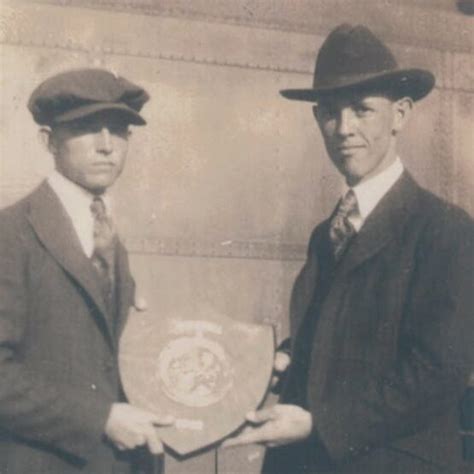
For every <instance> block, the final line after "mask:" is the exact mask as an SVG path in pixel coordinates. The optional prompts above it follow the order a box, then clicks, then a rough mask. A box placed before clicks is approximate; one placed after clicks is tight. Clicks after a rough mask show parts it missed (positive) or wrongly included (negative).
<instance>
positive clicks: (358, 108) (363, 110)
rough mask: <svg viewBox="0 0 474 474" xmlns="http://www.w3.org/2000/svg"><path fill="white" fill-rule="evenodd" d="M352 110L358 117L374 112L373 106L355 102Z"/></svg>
mask: <svg viewBox="0 0 474 474" xmlns="http://www.w3.org/2000/svg"><path fill="white" fill-rule="evenodd" d="M352 110H353V111H354V112H355V113H356V115H357V116H358V117H363V116H366V115H369V114H370V113H371V112H373V109H372V108H371V107H369V106H368V105H366V104H363V103H356V104H353V105H352Z"/></svg>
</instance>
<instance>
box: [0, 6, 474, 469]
mask: <svg viewBox="0 0 474 474" xmlns="http://www.w3.org/2000/svg"><path fill="white" fill-rule="evenodd" d="M0 5H1V8H0V44H1V55H0V81H1V92H0V94H1V96H0V100H1V114H0V206H1V207H3V206H6V205H8V204H10V203H12V202H14V201H15V200H17V199H18V198H20V197H22V196H24V195H25V194H26V193H28V192H29V191H30V190H32V189H33V188H34V187H35V186H36V185H37V184H38V183H39V182H40V181H41V180H42V179H43V177H44V176H46V175H47V174H48V173H49V172H50V170H51V169H52V161H51V158H50V157H49V156H48V154H47V153H46V151H45V150H44V149H43V148H42V147H41V145H40V142H39V140H38V138H37V127H36V126H35V124H34V123H33V121H32V119H31V117H30V115H29V112H28V111H27V109H26V101H27V99H28V97H29V94H30V93H31V91H32V90H33V88H34V87H35V86H36V85H37V84H38V83H39V82H40V81H41V80H43V79H45V78H46V77H48V76H50V75H53V74H55V73H57V72H60V71H63V70H66V69H70V68H75V67H83V66H98V67H105V68H108V69H110V70H112V71H114V72H116V73H118V74H123V75H125V76H126V77H128V78H130V79H131V80H132V81H134V82H137V83H139V84H140V85H142V86H143V87H145V88H146V89H147V90H148V92H149V93H150V95H151V97H152V99H151V101H150V102H149V103H148V104H146V105H145V107H144V110H143V115H144V116H145V117H146V119H147V121H148V126H147V127H144V128H136V129H135V130H134V131H133V136H132V138H131V147H130V155H129V160H128V163H127V168H126V170H125V173H124V175H123V177H122V178H121V180H120V182H119V183H118V184H117V185H116V187H115V189H114V190H113V194H114V198H115V207H116V212H117V216H118V220H119V227H120V231H121V235H122V236H123V238H124V240H125V241H126V244H127V247H128V249H129V251H130V254H131V263H132V268H133V272H134V275H135V278H136V280H137V283H138V291H139V293H140V295H142V296H143V297H145V298H146V299H147V300H148V303H149V306H150V311H153V316H154V317H156V318H159V317H160V315H166V314H168V313H170V312H174V313H175V312H176V310H177V309H178V310H179V307H180V306H181V305H189V304H191V305H197V306H212V307H213V308H214V309H216V310H217V311H219V312H221V313H224V314H226V315H228V316H230V317H232V318H235V319H240V320H245V321H254V322H264V323H269V324H272V325H274V327H275V329H276V333H277V337H278V339H279V340H280V339H282V338H283V337H285V335H286V332H287V307H288V300H289V295H290V291H291V286H292V282H293V280H294V278H295V275H296V273H297V272H298V270H299V269H300V267H301V265H302V263H303V260H304V257H305V250H306V242H307V239H308V237H309V234H310V232H311V229H312V228H313V227H314V225H315V224H316V223H318V222H319V221H320V220H321V219H322V218H324V217H325V216H327V214H328V213H329V212H331V210H332V208H333V206H334V205H335V202H336V200H337V198H338V194H339V189H340V180H339V178H338V176H337V174H336V172H335V171H334V169H332V167H331V165H330V163H329V160H328V159H327V157H326V154H325V151H324V147H323V144H322V140H321V137H320V135H319V132H318V130H317V127H316V125H315V123H314V120H313V116H312V112H311V105H310V104H306V103H299V102H291V101H285V100H284V99H282V98H281V97H280V96H279V93H278V91H279V90H280V89H282V88H288V87H291V88H293V87H307V86H309V85H310V84H311V82H312V72H313V66H314V59H315V55H316V52H317V50H318V48H319V46H320V45H321V43H322V41H323V39H324V37H325V36H326V35H327V33H328V32H329V31H330V30H331V29H332V28H333V27H334V26H336V25H337V24H339V23H341V22H343V21H349V22H361V23H364V24H366V25H368V26H369V27H371V28H372V29H373V30H374V32H376V33H377V34H378V35H379V36H380V37H382V38H383V39H384V40H385V41H387V42H388V43H389V45H390V46H391V47H392V49H393V50H394V52H395V53H396V55H397V57H398V58H399V62H400V63H401V64H402V65H403V66H420V67H425V68H428V69H431V70H432V71H433V72H434V73H435V74H436V77H437V85H436V88H435V90H434V91H433V92H432V93H431V94H430V96H428V98H427V99H426V100H424V101H422V102H421V103H419V104H417V106H416V112H415V114H414V115H413V118H412V119H411V122H410V124H409V126H408V127H407V130H406V131H404V133H403V137H402V139H401V144H400V154H401V156H402V157H403V160H404V162H405V164H406V166H407V167H408V169H409V170H410V171H411V172H412V173H413V175H414V176H415V177H416V179H417V180H418V181H419V182H420V183H421V184H422V185H424V186H425V187H427V188H428V189H430V190H431V191H433V192H434V193H436V194H438V195H440V196H442V197H444V198H446V199H448V200H450V201H452V202H455V203H457V204H459V205H460V206H462V207H463V208H464V209H466V210H467V211H468V212H470V213H471V215H473V214H474V192H473V189H474V156H473V150H474V138H473V136H474V134H473V126H472V124H473V119H474V58H473V55H472V53H473V50H474V34H473V33H474V30H473V26H474V25H473V21H474V19H473V17H469V16H466V15H463V14H462V13H461V12H460V11H459V10H458V9H457V8H456V1H454V0H254V1H251V0H36V1H33V0H29V1H26V0H25V1H21V0H0ZM216 416H219V415H218V414H216ZM261 461H262V450H261V449H260V448H259V447H249V448H239V449H233V450H227V451H224V450H211V451H208V452H206V453H204V454H201V455H199V456H196V457H193V458H191V459H188V460H185V461H178V460H176V459H174V458H172V457H168V456H167V459H166V474H174V473H216V472H218V473H221V474H225V473H246V474H252V473H255V472H258V470H259V467H260V464H261Z"/></svg>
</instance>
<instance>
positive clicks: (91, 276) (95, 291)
mask: <svg viewBox="0 0 474 474" xmlns="http://www.w3.org/2000/svg"><path fill="white" fill-rule="evenodd" d="M28 218H29V221H30V223H31V225H32V227H33V229H34V230H35V232H36V235H37V236H38V238H39V240H40V241H41V242H42V243H43V245H44V246H45V248H46V249H47V250H48V251H49V253H50V254H51V255H52V256H53V258H54V259H55V260H56V261H57V262H58V263H59V265H61V267H62V268H64V270H65V271H66V272H67V273H68V274H69V275H70V276H71V277H72V278H73V279H74V280H75V281H76V282H77V283H78V284H79V285H80V286H81V287H82V288H83V289H84V290H85V292H86V293H87V294H88V295H89V297H90V298H91V300H92V301H93V302H94V304H95V306H96V307H97V309H98V310H99V311H98V313H99V314H100V317H101V318H102V319H103V322H104V324H105V327H106V328H107V336H108V339H109V341H110V342H111V344H112V345H114V338H113V337H112V334H113V332H112V330H111V327H110V322H109V321H108V319H109V318H107V317H106V315H107V310H106V307H105V302H104V299H103V297H102V293H101V290H100V284H99V280H98V276H97V273H96V272H95V271H94V268H93V266H92V265H91V263H90V261H89V259H88V258H87V257H86V255H85V254H84V252H83V250H82V247H81V244H80V242H79V239H78V237H77V235H76V232H75V230H74V227H73V224H72V222H71V220H70V218H69V216H68V215H67V213H66V211H65V210H64V208H63V206H62V204H61V202H60V201H59V198H58V197H57V196H56V194H55V193H54V191H53V190H52V189H51V188H50V186H49V185H48V184H47V182H43V184H41V186H40V187H39V188H38V189H37V191H36V192H35V193H34V195H33V196H32V199H31V206H30V213H29V216H28Z"/></svg>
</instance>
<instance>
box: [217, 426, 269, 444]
mask: <svg viewBox="0 0 474 474" xmlns="http://www.w3.org/2000/svg"><path fill="white" fill-rule="evenodd" d="M267 435H268V433H267V432H266V430H263V429H256V430H252V431H248V432H243V433H241V434H240V435H238V436H236V437H235V438H229V439H227V440H225V441H224V443H222V446H223V447H224V448H229V447H232V446H242V445H245V444H256V443H265V442H266V441H267Z"/></svg>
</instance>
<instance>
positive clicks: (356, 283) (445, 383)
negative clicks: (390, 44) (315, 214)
mask: <svg viewBox="0 0 474 474" xmlns="http://www.w3.org/2000/svg"><path fill="white" fill-rule="evenodd" d="M433 85H434V77H433V75H432V74H431V73H430V72H428V71H425V70H422V69H400V68H399V67H398V66H397V63H396V60H395V58H394V56H393V55H392V53H391V52H390V50H389V49H388V48H387V47H386V45H384V44H383V43H382V42H381V41H380V40H379V39H378V38H377V37H375V36H374V34H373V33H372V32H371V31H370V30H369V29H368V28H366V27H364V26H351V25H347V24H344V25H340V26H339V27H337V28H335V29H334V30H333V31H332V32H331V33H330V34H329V36H328V37H327V39H326V40H325V42H324V44H323V45H322V47H321V49H320V51H319V54H318V58H317V61H316V70H315V75H314V85H313V87H312V88H310V89H303V90H294V89H293V90H284V91H282V95H283V96H284V97H286V98H288V99H292V100H302V101H308V102H312V103H313V104H314V106H313V112H314V117H315V119H316V122H317V123H318V125H319V128H320V130H321V133H322V136H323V138H324V142H325V145H326V149H327V152H328V155H329V157H330V159H331V161H332V162H333V164H334V165H335V167H336V168H337V170H338V171H339V173H340V174H341V175H342V176H343V178H344V185H345V190H344V193H343V195H342V197H341V199H340V201H339V203H338V204H337V206H336V208H335V210H334V212H333V213H332V215H331V216H330V217H329V218H328V219H326V220H325V221H324V222H322V223H321V224H319V225H318V226H317V227H316V228H315V230H314V231H313V233H312V236H311V239H310V243H309V248H308V253H307V260H306V263H305V265H304V267H303V269H302V271H301V273H300V274H299V276H298V278H297V280H296V282H295V285H294V289H293V294H292V301H291V308H290V318H291V334H290V336H291V337H290V340H291V346H290V347H291V349H290V351H289V353H290V355H291V362H290V365H289V368H288V370H287V372H286V374H285V379H284V382H283V389H282V393H281V399H280V402H279V403H278V404H277V405H275V406H273V407H271V408H267V409H262V410H260V411H257V412H252V413H249V414H248V421H249V426H248V427H247V428H246V429H245V430H244V431H243V432H242V433H241V434H240V435H239V436H237V437H236V438H234V439H233V440H230V441H227V442H226V444H227V445H237V444H245V443H262V444H264V445H266V446H267V447H269V448H271V449H269V450H268V452H267V455H266V459H265V462H264V467H263V470H264V472H266V473H285V474H290V473H291V474H296V473H323V472H327V473H361V474H362V473H363V474H371V473H373V474H381V473H384V474H385V473H398V474H413V473H417V474H420V473H441V472H443V473H461V472H471V471H472V466H471V468H469V467H468V466H467V465H466V464H465V463H464V461H463V459H462V452H461V438H460V436H459V402H460V400H461V398H462V394H463V391H464V388H465V383H466V380H467V377H468V374H469V372H470V371H471V370H473V369H474V344H472V335H473V334H474V318H473V317H472V316H473V315H472V308H474V301H473V294H474V292H473V286H472V283H473V281H474V280H473V276H474V275H473V271H474V261H473V259H474V223H473V221H472V220H471V219H470V218H469V217H468V215H467V214H466V213H465V212H464V211H462V210H461V209H459V208H457V207H455V206H453V205H450V204H448V203H446V202H444V201H442V200H441V199H439V198H437V197H436V196H434V195H433V194H431V193H429V192H428V191H426V190H424V189H422V188H421V187H420V186H418V184H417V183H416V182H415V181H414V179H413V178H412V177H411V175H410V174H409V172H408V171H407V170H406V169H405V168H404V166H403V164H402V161H401V160H400V158H399V157H398V155H397V151H396V141H397V138H398V135H399V133H400V131H401V130H402V128H403V127H404V126H405V124H406V122H407V119H408V116H409V114H410V112H411V110H412V107H413V103H414V102H416V101H418V100H420V99H422V98H423V97H425V96H426V95H427V94H428V93H429V92H430V90H431V89H432V87H433ZM420 159H421V158H420ZM280 356H281V355H280ZM283 365H284V364H283Z"/></svg>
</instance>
